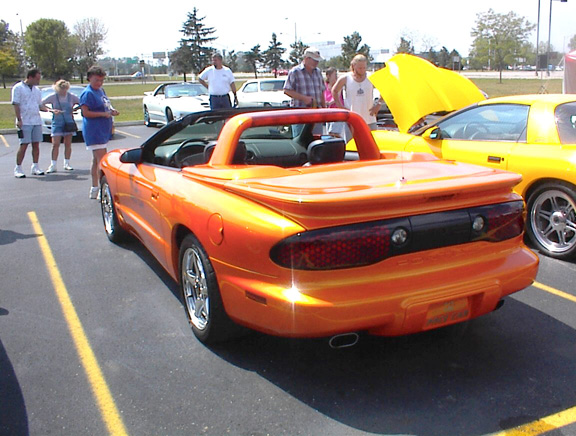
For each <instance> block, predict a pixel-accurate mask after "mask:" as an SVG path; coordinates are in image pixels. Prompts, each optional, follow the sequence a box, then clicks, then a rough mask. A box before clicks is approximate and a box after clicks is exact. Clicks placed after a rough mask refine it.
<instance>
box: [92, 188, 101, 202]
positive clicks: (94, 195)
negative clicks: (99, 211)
mask: <svg viewBox="0 0 576 436" xmlns="http://www.w3.org/2000/svg"><path fill="white" fill-rule="evenodd" d="M99 194H100V189H98V187H97V186H92V187H91V188H90V199H91V200H97V199H98V195H99Z"/></svg>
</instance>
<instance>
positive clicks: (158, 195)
mask: <svg viewBox="0 0 576 436" xmlns="http://www.w3.org/2000/svg"><path fill="white" fill-rule="evenodd" d="M150 196H151V197H152V200H158V198H159V197H160V192H158V191H152V194H151V195H150Z"/></svg>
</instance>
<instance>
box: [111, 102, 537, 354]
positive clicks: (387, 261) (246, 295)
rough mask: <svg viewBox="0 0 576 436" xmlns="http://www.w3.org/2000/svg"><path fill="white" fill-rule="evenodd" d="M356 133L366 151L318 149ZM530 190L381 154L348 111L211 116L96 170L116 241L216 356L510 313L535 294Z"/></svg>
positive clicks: (424, 160) (487, 174)
mask: <svg viewBox="0 0 576 436" xmlns="http://www.w3.org/2000/svg"><path fill="white" fill-rule="evenodd" d="M331 122H338V123H348V125H349V127H351V130H352V131H353V132H354V139H355V142H356V145H357V150H358V151H357V153H350V152H346V151H345V144H344V141H342V140H341V139H339V138H333V137H329V136H322V135H321V134H320V133H321V128H322V126H323V125H325V123H331ZM519 181H520V176H518V175H517V174H514V173H509V172H505V171H501V170H497V169H489V168H484V167H480V166H475V165H469V164H463V163H456V162H450V161H444V160H440V159H437V158H436V157H434V156H432V155H429V154H424V153H422V154H419V153H411V154H404V155H402V153H399V152H397V153H394V152H390V153H387V152H381V151H380V150H379V149H378V146H377V145H376V143H375V142H374V139H373V137H372V135H371V133H370V131H369V129H368V127H367V126H366V124H365V123H364V122H363V121H362V119H361V118H359V116H357V115H356V114H355V113H351V112H348V111H345V110H337V109H303V110H288V109H283V110H277V111H275V110H272V111H256V110H251V111H249V112H247V111H237V110H236V111H235V110H231V111H215V112H204V113H197V114H191V115H188V116H186V117H184V118H182V119H180V120H176V121H174V122H172V123H170V124H168V125H167V126H165V127H164V128H163V129H161V130H160V131H158V132H157V133H156V134H155V135H154V136H152V137H151V138H149V139H148V140H147V141H146V142H145V143H144V144H143V145H142V146H141V147H140V148H137V149H133V150H127V151H126V150H114V151H111V152H109V153H108V154H107V155H106V156H105V158H104V159H103V160H102V162H101V206H102V215H103V220H104V227H105V230H106V234H107V236H108V238H109V239H110V240H112V241H117V240H119V239H121V238H122V237H123V236H125V235H126V234H127V233H131V234H133V235H135V236H137V237H138V238H139V239H140V240H141V241H142V242H143V244H144V245H145V246H146V247H147V248H148V249H149V250H150V252H151V253H152V254H153V255H154V256H155V257H156V258H157V259H158V261H159V262H160V263H161V264H162V265H163V267H164V268H165V269H166V270H167V271H168V273H169V274H170V275H171V276H172V277H173V278H174V279H175V280H177V281H178V282H179V285H180V288H181V292H182V297H183V300H184V306H185V308H186V312H187V315H188V317H189V319H190V323H191V325H192V329H193V331H194V334H195V335H196V336H197V337H198V339H199V340H201V341H202V342H205V343H209V342H214V341H221V340H226V339H230V338H233V337H235V336H237V335H238V334H240V333H241V332H242V331H243V330H244V328H245V327H248V328H251V329H254V330H258V331H261V332H265V333H268V334H271V335H279V336H289V337H329V336H334V337H337V336H338V335H346V334H355V333H356V332H367V333H369V334H374V335H387V336H392V335H403V334H409V333H416V332H420V331H424V330H429V329H433V328H438V327H442V326H446V325H449V324H454V323H457V322H462V321H465V320H468V319H471V318H475V317H477V316H480V315H483V314H486V313H489V312H491V311H493V310H495V308H497V307H499V303H500V301H501V300H502V298H503V297H505V296H506V295H509V294H511V293H513V292H516V291H519V290H521V289H523V288H525V287H527V286H530V284H531V283H532V282H533V280H534V278H535V276H536V272H537V267H538V258H537V256H536V255H534V253H532V252H531V251H530V250H529V249H527V248H526V246H525V245H524V244H523V242H522V232H523V226H524V216H525V212H524V204H523V201H522V199H521V197H520V196H519V195H517V194H515V193H513V192H512V188H513V187H514V186H515V185H516V184H517V183H518V182H519Z"/></svg>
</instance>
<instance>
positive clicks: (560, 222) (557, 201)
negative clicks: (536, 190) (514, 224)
mask: <svg viewBox="0 0 576 436" xmlns="http://www.w3.org/2000/svg"><path fill="white" fill-rule="evenodd" d="M529 213H530V216H529V221H530V223H529V224H530V226H531V228H532V231H533V235H534V238H535V239H536V241H537V242H538V243H539V244H540V245H541V246H542V247H543V248H544V249H545V250H547V251H548V252H550V253H551V254H552V255H557V256H561V255H562V254H564V253H567V252H572V251H573V250H574V249H575V248H576V202H575V201H574V198H573V197H571V196H570V195H568V194H567V193H566V192H563V191H562V190H558V189H548V190H545V191H543V192H541V193H540V194H539V195H538V196H537V197H536V199H535V200H534V203H533V204H532V205H531V208H530V212H529Z"/></svg>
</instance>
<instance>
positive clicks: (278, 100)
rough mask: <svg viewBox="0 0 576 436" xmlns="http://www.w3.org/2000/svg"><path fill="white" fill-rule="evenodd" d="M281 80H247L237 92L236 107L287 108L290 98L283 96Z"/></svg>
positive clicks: (282, 81) (284, 79)
mask: <svg viewBox="0 0 576 436" xmlns="http://www.w3.org/2000/svg"><path fill="white" fill-rule="evenodd" d="M284 82H286V78H283V79H253V80H247V81H246V82H245V83H244V84H243V85H242V87H241V88H240V90H239V91H238V92H237V94H236V95H237V96H238V106H239V107H248V106H288V105H289V104H290V97H288V96H287V95H286V94H284Z"/></svg>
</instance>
